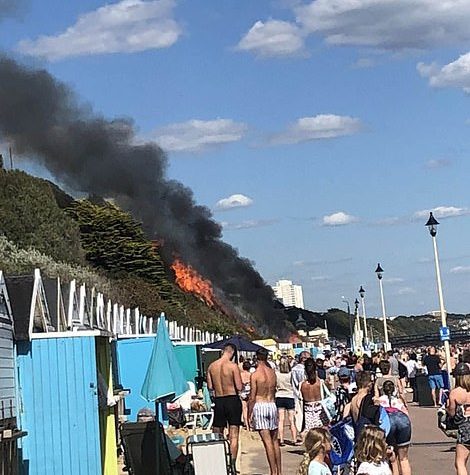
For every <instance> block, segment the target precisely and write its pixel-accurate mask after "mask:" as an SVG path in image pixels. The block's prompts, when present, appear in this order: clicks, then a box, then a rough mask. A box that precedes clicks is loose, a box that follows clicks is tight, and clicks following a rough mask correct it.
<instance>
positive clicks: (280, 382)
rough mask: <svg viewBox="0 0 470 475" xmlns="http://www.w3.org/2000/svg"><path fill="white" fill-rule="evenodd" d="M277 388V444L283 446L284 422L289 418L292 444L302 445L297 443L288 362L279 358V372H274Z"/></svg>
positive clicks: (293, 400) (293, 401) (292, 391)
mask: <svg viewBox="0 0 470 475" xmlns="http://www.w3.org/2000/svg"><path fill="white" fill-rule="evenodd" d="M276 377H277V387H276V406H277V411H278V414H279V429H278V431H279V444H280V445H281V447H282V446H283V445H284V420H285V417H286V413H287V417H288V418H289V427H290V431H291V435H292V443H293V444H295V445H302V443H301V442H298V441H297V437H298V434H297V428H296V426H295V421H294V413H295V399H294V390H293V389H292V383H291V374H290V365H289V361H288V360H287V359H286V358H281V360H280V362H279V371H276Z"/></svg>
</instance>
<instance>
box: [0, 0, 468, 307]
mask: <svg viewBox="0 0 470 475" xmlns="http://www.w3.org/2000/svg"><path fill="white" fill-rule="evenodd" d="M13 3H15V4H16V3H17V2H13V1H8V0H6V1H4V4H5V5H8V4H13ZM0 5H1V4H0ZM469 22H470V3H469V2H468V1H464V0H456V1H453V2H442V1H440V0H356V1H355V2H351V1H350V0H314V1H307V0H305V1H303V2H301V1H295V0H294V1H288V0H271V1H268V0H257V1H256V2H253V1H252V0H239V1H237V2H229V1H224V2H221V1H215V0H206V1H204V2H194V1H189V0H185V1H184V0H181V1H176V0H174V1H173V0H154V1H152V0H148V1H143V0H123V1H109V2H104V1H101V0H81V1H80V2H64V1H63V0H41V1H38V0H30V1H27V0H24V1H23V2H21V5H20V8H19V11H17V12H16V13H15V14H14V15H13V16H9V17H8V18H5V19H4V20H3V22H2V28H1V29H0V41H1V43H2V45H3V49H4V50H5V51H7V52H8V53H9V54H11V55H13V56H14V57H16V58H19V59H20V60H22V61H23V62H25V63H27V64H30V65H33V66H39V67H44V68H46V69H47V70H49V71H50V72H51V73H52V74H54V75H55V76H57V77H58V78H59V79H61V80H62V81H65V82H66V83H67V84H69V85H70V86H72V87H73V89H75V90H76V91H77V94H78V95H79V97H80V98H82V99H83V100H85V101H87V102H88V103H89V104H90V105H91V106H92V107H93V109H94V110H95V111H97V112H99V113H102V114H103V115H105V116H107V117H122V116H124V117H130V118H132V119H133V120H134V121H135V124H136V127H137V128H138V130H139V134H140V135H141V136H142V138H145V139H148V140H155V141H157V142H158V143H159V144H161V145H162V146H163V148H165V149H166V150H167V152H168V155H169V161H170V165H169V170H168V175H169V176H170V177H172V178H176V179H178V180H180V181H182V182H183V183H185V184H186V185H188V186H189V187H191V188H192V189H193V190H194V194H195V197H196V199H197V201H198V202H199V203H202V204H205V205H207V206H208V207H210V208H211V209H213V210H214V216H215V218H216V219H217V220H218V221H219V222H221V223H223V224H224V226H225V229H224V238H225V239H226V240H227V241H228V242H229V243H231V244H232V245H234V246H235V247H237V248H238V249H239V250H240V253H241V254H242V255H244V256H246V257H248V258H249V259H251V260H253V261H254V262H255V263H256V267H257V269H258V270H259V271H260V272H261V274H262V275H263V276H264V278H265V279H266V280H267V281H268V282H269V283H273V282H274V281H275V280H277V279H279V278H290V279H292V280H294V281H295V282H296V283H300V284H302V285H303V286H304V296H305V301H306V305H307V306H308V307H309V308H311V309H314V310H323V309H326V308H328V307H334V306H342V305H343V304H342V302H341V296H342V295H345V296H347V297H348V298H349V299H350V300H351V301H353V300H354V298H356V296H357V289H358V288H359V286H360V285H363V286H364V287H365V289H366V304H367V308H368V310H369V312H370V313H371V314H376V313H378V312H379V294H378V286H377V281H376V278H375V274H374V270H375V266H376V265H377V262H379V261H380V262H381V264H382V266H383V267H384V269H385V277H384V283H385V296H386V302H387V309H388V313H389V314H391V315H395V314H410V313H423V312H427V311H430V310H433V309H436V308H437V295H436V286H435V274H434V268H433V262H432V260H431V258H432V244H431V239H430V237H429V234H428V233H427V230H426V229H425V228H424V223H425V221H426V219H427V216H426V211H428V210H430V209H436V215H437V217H438V219H439V218H441V219H440V221H441V223H442V225H441V226H440V228H439V234H438V238H439V246H440V251H441V257H442V272H443V282H444V290H445V295H444V297H445V301H446V307H447V309H448V311H455V312H457V311H458V312H470V300H469V299H468V295H469V291H470V246H469V244H468V239H467V238H466V236H467V235H468V234H469V232H470V219H469V217H470V199H469V193H468V177H469V176H470V162H469V160H468V155H469V151H470V147H469V140H468V137H469V132H470V125H469V124H470V122H469V121H470V98H469V97H468V93H469V91H470V53H469V52H470V30H469V29H468V24H469ZM21 166H23V167H25V168H26V169H28V170H33V171H34V173H36V174H40V175H41V174H45V173H46V172H45V171H43V170H41V169H39V168H38V167H37V166H32V165H31V164H28V163H26V162H25V161H22V162H21ZM237 195H241V196H237Z"/></svg>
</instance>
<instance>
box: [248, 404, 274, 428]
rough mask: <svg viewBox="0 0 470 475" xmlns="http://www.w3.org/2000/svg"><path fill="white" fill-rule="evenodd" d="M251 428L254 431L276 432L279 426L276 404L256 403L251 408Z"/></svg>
mask: <svg viewBox="0 0 470 475" xmlns="http://www.w3.org/2000/svg"><path fill="white" fill-rule="evenodd" d="M251 426H252V427H253V429H254V430H263V429H265V430H276V429H277V428H278V426H279V419H278V413H277V407H276V404H275V403H274V402H256V403H255V405H254V406H253V415H252V418H251Z"/></svg>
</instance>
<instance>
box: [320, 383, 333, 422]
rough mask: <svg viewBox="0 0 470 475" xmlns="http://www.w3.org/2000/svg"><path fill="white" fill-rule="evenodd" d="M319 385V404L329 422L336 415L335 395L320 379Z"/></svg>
mask: <svg viewBox="0 0 470 475" xmlns="http://www.w3.org/2000/svg"><path fill="white" fill-rule="evenodd" d="M320 384H321V386H320V388H321V389H320V391H321V401H320V403H321V405H322V407H323V411H324V412H325V415H326V417H327V419H328V422H331V421H332V420H333V419H334V418H335V417H336V412H337V411H336V396H335V395H334V394H333V393H331V392H330V390H329V389H328V388H327V387H326V384H325V383H324V382H323V381H322V382H321V383H320Z"/></svg>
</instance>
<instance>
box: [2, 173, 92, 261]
mask: <svg viewBox="0 0 470 475" xmlns="http://www.w3.org/2000/svg"><path fill="white" fill-rule="evenodd" d="M0 234H3V235H4V236H5V237H6V238H7V239H8V240H9V241H12V242H14V243H15V244H17V245H18V246H19V247H21V248H25V249H27V248H35V249H36V250H37V251H39V252H41V253H44V254H46V255H48V256H51V257H53V258H54V259H56V260H59V261H64V262H70V263H82V262H83V251H82V249H81V246H80V232H79V229H78V226H77V224H76V223H75V222H74V221H73V220H72V219H71V218H70V217H69V216H67V215H66V214H65V213H64V212H63V211H62V210H61V209H60V208H59V206H58V205H57V202H56V200H55V198H54V194H53V192H52V189H51V187H50V185H49V183H48V182H47V181H45V180H42V179H40V178H34V177H32V176H30V175H27V174H26V173H24V172H22V171H19V170H13V171H7V170H4V169H1V168H0Z"/></svg>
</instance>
